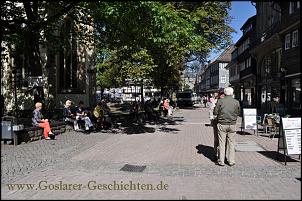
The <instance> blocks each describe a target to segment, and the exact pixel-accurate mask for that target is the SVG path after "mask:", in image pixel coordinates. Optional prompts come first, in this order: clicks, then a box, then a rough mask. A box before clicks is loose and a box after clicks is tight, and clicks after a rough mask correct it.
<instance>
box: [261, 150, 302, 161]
mask: <svg viewBox="0 0 302 201" xmlns="http://www.w3.org/2000/svg"><path fill="white" fill-rule="evenodd" d="M258 153H260V154H262V155H263V156H265V157H268V158H271V159H273V160H274V161H277V162H285V159H286V162H300V161H299V160H297V159H294V158H292V157H290V156H284V154H282V153H278V152H277V151H258Z"/></svg>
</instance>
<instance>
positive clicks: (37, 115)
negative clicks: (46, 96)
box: [32, 102, 55, 140]
mask: <svg viewBox="0 0 302 201" xmlns="http://www.w3.org/2000/svg"><path fill="white" fill-rule="evenodd" d="M35 107H36V109H35V110H34V111H33V117H32V123H33V126H37V127H40V128H43V129H44V139H45V140H50V139H53V138H54V136H55V135H54V134H53V132H52V131H51V128H50V125H49V121H48V119H43V115H42V113H41V109H42V103H40V102H37V103H36V104H35ZM49 136H51V137H49Z"/></svg>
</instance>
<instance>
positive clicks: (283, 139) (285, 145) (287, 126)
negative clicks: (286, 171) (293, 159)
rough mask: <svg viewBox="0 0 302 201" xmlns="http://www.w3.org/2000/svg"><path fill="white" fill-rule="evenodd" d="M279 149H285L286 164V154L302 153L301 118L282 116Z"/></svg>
mask: <svg viewBox="0 0 302 201" xmlns="http://www.w3.org/2000/svg"><path fill="white" fill-rule="evenodd" d="M281 120H282V121H281V127H280V128H281V129H280V131H279V132H280V137H279V140H278V153H279V150H281V149H282V150H284V153H283V154H284V156H285V165H286V155H295V154H296V155H301V118H281Z"/></svg>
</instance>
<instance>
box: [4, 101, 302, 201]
mask: <svg viewBox="0 0 302 201" xmlns="http://www.w3.org/2000/svg"><path fill="white" fill-rule="evenodd" d="M240 122H241V119H239V120H238V125H239V124H240ZM208 123H209V120H208V111H207V109H206V108H200V107H198V106H197V107H195V108H191V109H180V110H178V111H176V112H175V113H174V114H173V117H171V118H166V119H165V120H164V121H162V122H161V124H147V125H145V127H143V128H140V129H138V126H137V128H136V129H138V130H139V131H140V132H137V133H135V132H133V131H135V128H132V129H134V130H131V132H129V128H119V129H115V130H114V131H112V132H104V133H103V132H100V133H91V134H89V135H85V134H83V133H76V132H67V133H64V134H62V135H59V136H57V140H56V141H45V140H39V141H35V142H31V143H27V144H21V145H18V146H16V147H15V146H13V145H3V144H2V145H1V173H2V174H1V197H2V199H135V200H136V199H177V200H184V199H223V200H225V199H281V200H287V199H293V200H300V199H301V162H300V160H299V159H297V158H294V159H295V160H293V161H292V162H288V164H287V166H284V163H281V162H280V161H277V160H276V159H275V156H276V155H274V154H275V152H276V150H277V143H278V138H274V139H271V138H268V137H267V136H264V135H262V134H260V135H259V136H256V135H254V134H253V132H250V134H247V135H239V134H238V135H236V141H237V142H238V143H239V144H240V143H244V142H251V143H255V144H257V145H259V146H261V147H262V148H263V149H264V150H265V151H264V152H261V151H259V152H257V151H248V152H247V151H245V152H236V165H235V166H233V167H230V166H227V165H226V166H224V167H220V166H217V165H215V163H214V162H213V161H212V160H211V159H212V157H213V148H212V147H213V132H212V127H210V126H207V124H208ZM248 132H249V131H248ZM126 164H130V165H134V166H146V168H145V169H144V170H143V171H142V172H127V171H121V168H122V167H123V166H124V165H126ZM41 180H45V181H47V182H48V183H58V182H59V181H63V182H65V183H81V184H83V185H84V184H87V182H88V181H91V180H93V181H97V182H99V183H112V182H113V181H123V182H124V183H127V182H129V181H133V182H140V183H152V184H157V183H159V182H160V181H163V182H165V183H166V184H169V189H168V190H167V191H158V190H157V191H139V190H133V191H96V190H95V191H92V190H89V189H87V185H86V186H85V185H84V187H85V188H83V189H82V190H80V191H77V190H72V191H51V190H44V191H41V190H27V191H24V190H23V191H22V190H8V188H7V186H6V185H7V184H11V183H14V184H17V183H34V184H37V183H38V182H39V181H41Z"/></svg>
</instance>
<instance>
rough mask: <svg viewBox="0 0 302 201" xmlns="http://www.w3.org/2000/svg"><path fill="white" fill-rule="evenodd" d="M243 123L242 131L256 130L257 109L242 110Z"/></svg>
mask: <svg viewBox="0 0 302 201" xmlns="http://www.w3.org/2000/svg"><path fill="white" fill-rule="evenodd" d="M243 123H244V129H251V130H257V109H255V108H244V109H243Z"/></svg>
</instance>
